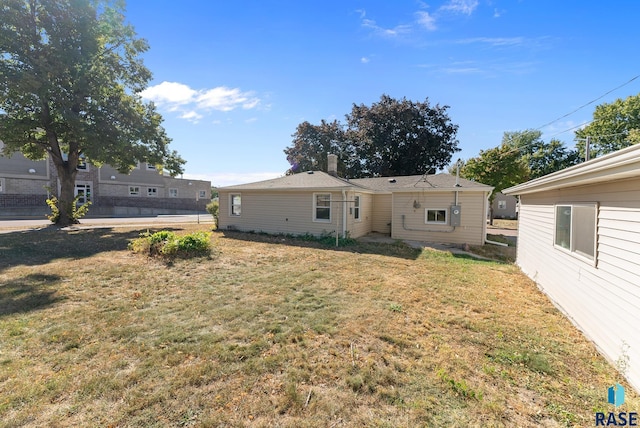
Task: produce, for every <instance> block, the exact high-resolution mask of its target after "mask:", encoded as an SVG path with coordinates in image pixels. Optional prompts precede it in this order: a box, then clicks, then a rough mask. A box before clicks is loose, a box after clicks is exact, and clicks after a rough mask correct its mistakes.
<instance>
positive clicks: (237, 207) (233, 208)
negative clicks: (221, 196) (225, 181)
mask: <svg viewBox="0 0 640 428" xmlns="http://www.w3.org/2000/svg"><path fill="white" fill-rule="evenodd" d="M229 200H230V201H231V203H230V204H229V212H230V214H231V215H235V216H239V215H240V214H241V213H242V197H241V196H240V195H237V194H236V195H229Z"/></svg>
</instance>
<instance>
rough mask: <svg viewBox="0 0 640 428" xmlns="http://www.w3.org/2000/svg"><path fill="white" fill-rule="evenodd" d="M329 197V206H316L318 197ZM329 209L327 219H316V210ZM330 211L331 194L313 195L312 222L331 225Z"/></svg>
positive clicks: (319, 193) (320, 193)
mask: <svg viewBox="0 0 640 428" xmlns="http://www.w3.org/2000/svg"><path fill="white" fill-rule="evenodd" d="M327 195H328V196H329V205H328V206H324V205H320V206H318V197H319V196H327ZM319 208H320V209H327V208H328V209H329V218H328V219H326V218H318V209H319ZM332 211H333V210H332V209H331V193H330V192H318V193H314V194H313V221H314V222H317V223H331V217H332V214H333V213H332Z"/></svg>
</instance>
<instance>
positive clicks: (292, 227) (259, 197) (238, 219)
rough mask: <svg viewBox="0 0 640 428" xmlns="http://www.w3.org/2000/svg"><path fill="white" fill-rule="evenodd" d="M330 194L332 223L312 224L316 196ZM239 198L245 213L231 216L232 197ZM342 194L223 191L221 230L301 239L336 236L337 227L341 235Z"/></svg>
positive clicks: (221, 198) (221, 194) (221, 195)
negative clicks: (281, 235)
mask: <svg viewBox="0 0 640 428" xmlns="http://www.w3.org/2000/svg"><path fill="white" fill-rule="evenodd" d="M314 193H331V200H332V203H331V222H326V223H325V222H315V221H313V194H314ZM231 194H239V195H241V198H242V212H241V215H239V216H232V215H231V211H230V206H229V205H230V195H231ZM342 200H343V198H342V192H335V191H334V192H329V191H324V192H323V191H317V192H311V191H304V192H297V191H290V192H289V191H281V192H278V191H273V192H267V191H257V192H256V191H246V190H244V191H237V192H230V191H220V218H219V227H220V229H221V230H225V229H228V228H234V229H237V230H241V231H256V232H267V233H284V234H293V235H301V234H305V233H310V234H313V235H317V236H319V235H322V234H323V233H333V232H335V231H336V227H338V233H342V222H343V218H342V205H343V204H342V203H341V202H333V201H342Z"/></svg>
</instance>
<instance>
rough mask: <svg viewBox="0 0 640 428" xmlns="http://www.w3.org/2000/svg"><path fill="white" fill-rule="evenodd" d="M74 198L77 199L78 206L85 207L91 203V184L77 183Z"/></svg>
mask: <svg viewBox="0 0 640 428" xmlns="http://www.w3.org/2000/svg"><path fill="white" fill-rule="evenodd" d="M74 196H75V197H76V198H77V202H76V204H77V205H84V204H86V203H87V202H90V201H91V183H86V182H85V183H83V182H78V183H76V188H75V191H74Z"/></svg>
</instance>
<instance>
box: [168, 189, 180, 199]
mask: <svg viewBox="0 0 640 428" xmlns="http://www.w3.org/2000/svg"><path fill="white" fill-rule="evenodd" d="M169 197H170V198H177V197H178V189H169Z"/></svg>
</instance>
